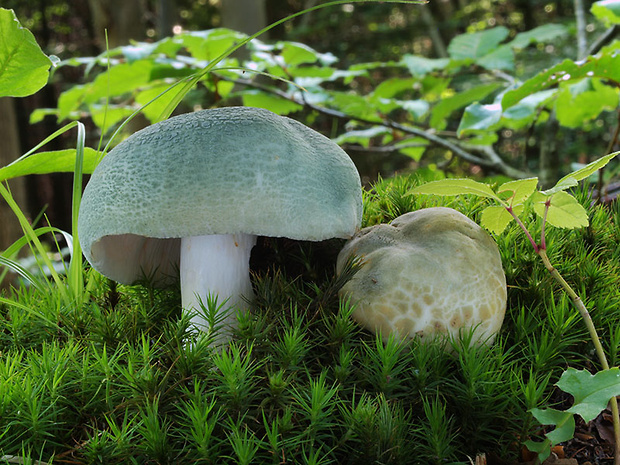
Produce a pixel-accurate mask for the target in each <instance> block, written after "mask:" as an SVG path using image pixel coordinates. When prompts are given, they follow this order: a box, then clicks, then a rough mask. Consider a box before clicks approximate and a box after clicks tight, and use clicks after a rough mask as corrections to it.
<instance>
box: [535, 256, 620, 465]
mask: <svg viewBox="0 0 620 465" xmlns="http://www.w3.org/2000/svg"><path fill="white" fill-rule="evenodd" d="M538 255H539V256H540V258H541V259H542V261H543V263H544V264H545V268H547V271H549V273H551V276H553V278H554V279H555V280H556V281H557V282H558V283H559V284H560V285H561V286H562V289H564V292H566V293H567V294H568V296H569V297H570V299H571V301H572V302H573V305H574V306H575V307H576V308H577V310H579V313H580V314H581V317H582V318H583V321H584V322H585V324H586V328H587V329H588V333H590V338H591V339H592V342H593V343H594V348H595V350H596V354H597V355H598V359H599V361H600V363H601V366H602V367H603V369H604V370H609V363H608V362H607V357H606V356H605V351H604V350H603V345H602V344H601V341H600V339H599V337H598V333H597V332H596V328H595V326H594V323H593V322H592V318H591V317H590V313H589V312H588V309H587V308H586V306H585V305H584V304H583V301H582V300H581V298H580V297H579V296H578V295H577V293H576V292H575V291H574V290H573V288H572V287H570V285H569V284H568V283H567V282H566V280H565V279H564V278H563V277H562V275H561V274H560V273H559V272H558V270H556V269H555V267H554V266H553V265H552V264H551V261H550V260H549V257H548V256H547V251H546V250H545V249H544V248H539V250H538ZM609 405H610V409H611V414H612V418H613V425H614V436H615V442H616V444H615V451H614V464H615V465H620V415H619V409H618V399H616V397H613V398H612V399H611V400H610V402H609Z"/></svg>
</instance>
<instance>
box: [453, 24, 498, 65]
mask: <svg viewBox="0 0 620 465" xmlns="http://www.w3.org/2000/svg"><path fill="white" fill-rule="evenodd" d="M508 33H509V31H508V29H507V28H505V27H504V26H499V27H495V28H493V29H487V30H486V31H481V32H474V33H471V34H461V35H459V36H456V37H455V38H454V39H452V41H451V42H450V45H449V46H448V53H449V54H450V57H451V58H452V59H454V60H467V59H471V60H476V59H478V58H482V57H483V56H485V55H486V54H488V53H490V52H491V51H492V50H494V49H495V48H496V47H497V46H498V45H499V44H500V43H501V42H502V41H503V40H504V39H505V38H506V37H508Z"/></svg>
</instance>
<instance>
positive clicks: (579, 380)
mask: <svg viewBox="0 0 620 465" xmlns="http://www.w3.org/2000/svg"><path fill="white" fill-rule="evenodd" d="M556 385H557V386H558V387H559V388H560V389H562V390H563V391H565V392H568V393H569V394H571V395H572V396H573V398H574V403H573V406H572V407H571V408H569V409H568V411H569V412H571V413H576V414H578V415H580V416H581V417H582V418H583V419H584V421H585V422H586V423H587V422H589V421H592V420H594V419H595V418H596V417H597V416H598V415H599V414H600V413H601V412H602V411H603V410H605V409H606V408H607V404H608V403H609V400H610V399H611V398H613V397H615V396H620V369H619V368H618V367H614V368H611V369H609V370H602V371H599V372H597V373H595V374H594V375H592V374H590V372H588V371H587V370H576V369H574V368H569V369H568V370H566V371H565V372H564V373H563V374H562V377H561V378H560V380H559V381H558V382H557V383H556Z"/></svg>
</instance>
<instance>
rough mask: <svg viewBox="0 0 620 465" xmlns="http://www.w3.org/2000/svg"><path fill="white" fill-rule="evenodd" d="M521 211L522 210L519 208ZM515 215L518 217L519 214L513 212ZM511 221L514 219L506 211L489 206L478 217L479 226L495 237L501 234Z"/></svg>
mask: <svg viewBox="0 0 620 465" xmlns="http://www.w3.org/2000/svg"><path fill="white" fill-rule="evenodd" d="M521 210H523V209H522V208H521ZM515 213H516V214H517V215H518V214H519V213H520V212H519V213H517V211H515ZM512 220H514V218H513V217H512V215H511V214H510V213H509V212H508V210H506V208H504V207H501V206H499V205H491V206H490V207H487V208H485V209H484V210H482V213H481V215H480V225H481V226H482V227H483V228H485V229H487V230H489V231H491V232H492V233H493V234H497V235H500V234H501V233H503V232H504V230H505V229H506V227H507V226H508V225H509V224H510V222H511V221H512Z"/></svg>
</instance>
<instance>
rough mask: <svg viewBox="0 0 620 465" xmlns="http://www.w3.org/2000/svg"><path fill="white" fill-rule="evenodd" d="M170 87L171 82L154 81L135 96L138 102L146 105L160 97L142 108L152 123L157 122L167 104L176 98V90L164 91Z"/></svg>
mask: <svg viewBox="0 0 620 465" xmlns="http://www.w3.org/2000/svg"><path fill="white" fill-rule="evenodd" d="M169 88H170V84H167V83H165V82H161V83H154V85H153V86H152V87H147V88H145V89H144V90H141V91H138V93H137V94H136V96H135V99H136V102H137V103H139V104H140V105H141V106H143V105H146V104H147V103H148V102H150V101H151V100H152V99H154V98H155V97H158V98H157V100H155V101H154V102H153V103H151V104H149V105H148V106H147V107H145V108H144V109H143V110H142V113H143V114H144V116H146V117H147V118H148V119H149V121H150V122H151V123H155V122H156V121H157V120H158V118H159V116H160V115H161V114H162V112H163V111H164V109H165V108H166V106H167V105H168V104H169V103H170V102H171V101H172V100H173V99H174V97H175V91H174V90H171V91H170V92H166V93H165V94H164V92H165V91H166V90H168V89H169Z"/></svg>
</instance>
